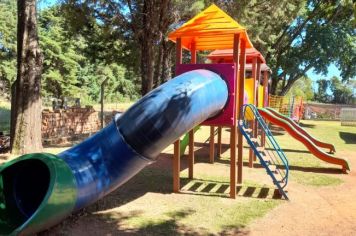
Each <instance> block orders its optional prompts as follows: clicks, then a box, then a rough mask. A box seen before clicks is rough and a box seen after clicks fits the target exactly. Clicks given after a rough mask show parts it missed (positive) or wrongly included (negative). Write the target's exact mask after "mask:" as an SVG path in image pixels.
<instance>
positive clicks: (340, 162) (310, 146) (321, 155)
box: [258, 109, 350, 172]
mask: <svg viewBox="0 0 356 236" xmlns="http://www.w3.org/2000/svg"><path fill="white" fill-rule="evenodd" d="M258 112H259V113H260V115H261V116H262V117H263V118H265V119H266V120H268V121H269V122H271V123H273V124H275V125H277V126H279V127H282V128H283V129H284V130H286V131H287V132H288V133H289V134H290V135H291V136H292V137H293V138H295V139H296V140H298V141H299V142H301V143H303V144H304V146H305V147H306V148H307V149H308V150H309V151H310V152H311V153H312V154H313V155H314V156H316V157H317V158H319V159H320V160H323V161H325V162H328V163H331V164H335V165H340V166H341V167H342V171H343V172H346V171H347V170H350V167H349V164H348V163H347V161H345V160H344V159H341V158H337V157H334V156H333V155H330V154H328V153H325V152H323V151H322V150H320V149H319V148H318V147H317V146H316V145H315V144H314V143H313V142H312V141H310V140H309V139H308V138H307V137H305V136H304V135H303V134H301V133H300V132H299V131H298V130H296V129H294V127H293V126H292V125H290V124H289V122H286V121H285V120H282V119H280V118H278V117H276V116H275V115H273V114H272V113H271V112H269V111H268V110H266V109H258Z"/></svg>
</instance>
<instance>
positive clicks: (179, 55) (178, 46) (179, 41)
mask: <svg viewBox="0 0 356 236" xmlns="http://www.w3.org/2000/svg"><path fill="white" fill-rule="evenodd" d="M181 64H182V39H181V38H177V42H176V75H177V69H178V66H179V65H181Z"/></svg>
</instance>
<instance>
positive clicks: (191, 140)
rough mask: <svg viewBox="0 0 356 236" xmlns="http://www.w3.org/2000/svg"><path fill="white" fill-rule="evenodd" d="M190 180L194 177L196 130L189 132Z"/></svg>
mask: <svg viewBox="0 0 356 236" xmlns="http://www.w3.org/2000/svg"><path fill="white" fill-rule="evenodd" d="M188 158H189V167H188V173H189V179H193V176H194V128H193V129H192V130H191V131H189V155H188Z"/></svg>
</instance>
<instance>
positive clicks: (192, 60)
mask: <svg viewBox="0 0 356 236" xmlns="http://www.w3.org/2000/svg"><path fill="white" fill-rule="evenodd" d="M190 63H191V64H196V63H197V50H196V44H195V42H193V43H192V48H191V49H190Z"/></svg>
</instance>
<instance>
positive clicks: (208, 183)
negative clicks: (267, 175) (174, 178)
mask: <svg viewBox="0 0 356 236" xmlns="http://www.w3.org/2000/svg"><path fill="white" fill-rule="evenodd" d="M181 184H182V186H183V187H182V191H181V193H182V194H192V195H203V196H207V197H223V198H229V189H230V184H229V183H227V182H222V181H212V180H202V179H196V178H194V179H188V178H181ZM270 193H272V195H271V194H270ZM236 195H237V196H238V197H247V198H258V199H282V196H281V194H280V193H279V191H278V190H277V189H274V188H267V187H256V186H236Z"/></svg>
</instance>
